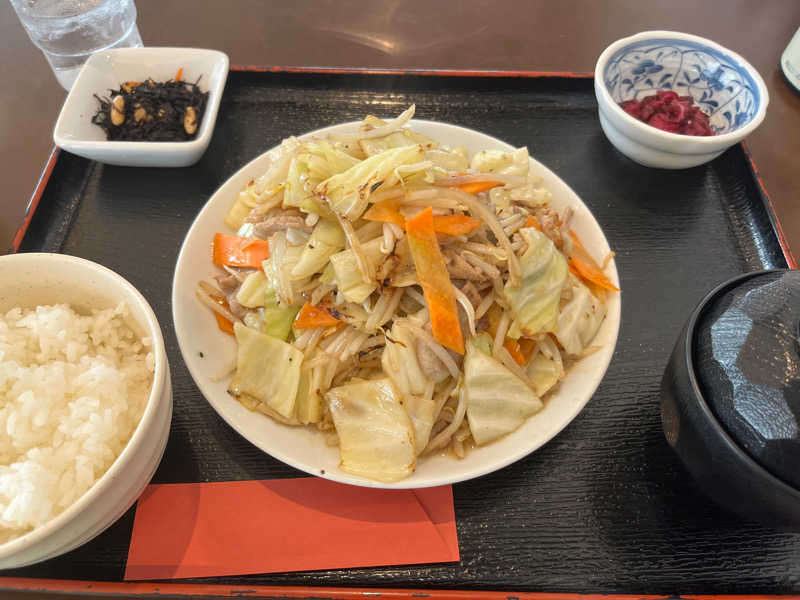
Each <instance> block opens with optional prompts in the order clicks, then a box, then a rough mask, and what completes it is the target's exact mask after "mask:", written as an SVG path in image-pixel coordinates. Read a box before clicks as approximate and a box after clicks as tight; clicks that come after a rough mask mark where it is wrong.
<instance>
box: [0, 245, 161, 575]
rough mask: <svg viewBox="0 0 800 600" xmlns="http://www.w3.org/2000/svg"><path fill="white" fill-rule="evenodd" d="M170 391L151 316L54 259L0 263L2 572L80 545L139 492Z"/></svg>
mask: <svg viewBox="0 0 800 600" xmlns="http://www.w3.org/2000/svg"><path fill="white" fill-rule="evenodd" d="M171 417H172V388H171V384H170V380H169V365H168V364H167V357H166V351H165V349H164V340H163V337H162V335H161V329H160V327H159V325H158V321H157V319H156V317H155V314H154V313H153V311H152V309H151V308H150V305H149V304H148V303H147V301H146V300H145V299H144V297H143V296H142V295H141V294H140V293H139V292H138V291H137V290H136V288H134V287H133V286H132V285H131V284H130V283H128V282H127V281H126V280H125V279H123V278H122V277H120V276H119V275H117V274H116V273H114V272H113V271H110V270H109V269H107V268H105V267H103V266H101V265H98V264H96V263H93V262H90V261H87V260H84V259H80V258H76V257H72V256H65V255H60V254H34V253H29V254H15V255H7V256H0V569H10V568H16V567H22V566H26V565H30V564H33V563H36V562H40V561H42V560H46V559H49V558H52V557H54V556H58V555H60V554H63V553H65V552H68V551H69V550H72V549H73V548H76V547H78V546H80V545H81V544H84V543H86V542H88V541H89V540H91V539H92V538H94V537H95V536H97V535H98V534H100V533H101V532H102V531H103V530H105V529H106V528H107V527H109V526H110V525H111V524H113V523H114V522H115V521H116V520H117V519H118V518H119V517H121V516H122V515H123V514H124V513H125V511H127V510H128V509H129V508H130V507H131V505H132V504H133V503H134V502H135V501H136V499H137V498H138V497H139V495H140V494H141V493H142V491H143V490H144V488H145V487H146V485H147V484H148V483H149V481H150V479H151V477H152V476H153V473H154V472H155V470H156V468H157V467H158V464H159V463H160V461H161V457H162V455H163V453H164V448H165V447H166V443H167V438H168V437H169V429H170V423H171Z"/></svg>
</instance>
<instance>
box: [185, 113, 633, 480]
mask: <svg viewBox="0 0 800 600" xmlns="http://www.w3.org/2000/svg"><path fill="white" fill-rule="evenodd" d="M413 114H414V107H413V106H412V107H410V108H409V109H408V110H406V111H405V112H403V113H402V114H401V115H400V116H399V117H397V118H395V119H393V120H390V121H386V122H385V121H382V120H380V119H378V118H376V117H373V116H368V117H366V118H365V119H364V121H363V123H362V125H361V127H360V128H358V129H356V128H354V131H353V133H352V134H351V135H348V136H336V137H334V136H329V137H327V138H325V139H307V140H304V141H300V140H298V139H296V138H288V139H286V140H284V142H283V143H282V144H281V146H280V147H278V148H276V149H275V150H273V151H272V152H271V162H270V165H269V167H268V169H267V170H266V172H265V173H263V174H262V175H261V176H259V177H258V178H255V179H253V180H251V181H250V182H249V183H248V184H247V185H246V186H245V188H244V189H243V190H242V191H241V193H240V194H239V196H238V198H237V199H236V201H235V202H234V203H233V206H232V207H231V208H230V210H229V212H228V214H227V216H226V218H225V223H224V226H227V231H223V230H224V229H225V227H223V224H222V223H220V232H219V233H218V234H217V235H216V236H215V238H214V239H213V241H212V240H209V242H210V243H213V253H212V255H213V262H214V264H215V265H217V266H218V267H219V269H220V272H219V274H218V275H217V276H216V277H215V284H212V283H210V282H206V281H202V282H200V283H199V285H198V288H197V296H198V298H199V299H200V300H201V301H202V302H203V303H205V304H206V305H207V306H208V307H209V308H210V309H211V310H213V311H214V314H215V316H216V319H217V324H218V326H219V328H220V329H221V330H223V331H225V332H227V333H229V334H231V335H233V336H235V339H236V342H237V357H236V365H235V370H234V371H233V376H232V378H231V380H230V383H229V385H228V392H229V393H230V394H231V395H232V396H233V397H235V398H236V399H237V400H238V401H239V402H241V403H242V404H243V405H244V406H245V407H247V408H248V409H251V410H253V411H257V412H260V413H263V414H265V415H268V416H269V417H271V418H273V419H275V420H277V421H279V422H281V423H284V424H286V425H294V426H313V427H315V428H318V429H319V430H321V431H322V432H326V433H328V434H329V435H330V436H331V439H332V441H333V443H335V444H338V446H339V450H340V453H341V465H340V466H341V469H342V470H344V471H346V472H349V473H352V474H355V475H359V476H362V477H366V478H369V479H373V480H378V481H385V482H390V481H397V480H400V479H403V478H404V477H407V476H408V475H410V474H411V473H412V472H413V471H414V469H415V467H416V464H417V461H418V460H424V457H425V456H426V455H429V454H432V453H439V452H444V451H449V452H451V453H453V454H454V455H455V456H457V457H464V456H465V454H466V453H467V452H468V450H469V448H470V446H473V445H477V446H481V445H484V444H488V443H490V442H492V441H494V440H496V439H498V438H500V437H502V436H504V435H506V434H508V433H510V432H512V431H514V430H515V429H517V428H518V427H519V426H520V425H521V424H522V423H524V422H525V421H526V420H527V419H528V418H529V417H531V416H532V415H534V414H536V413H537V412H538V411H539V410H541V408H542V407H543V402H547V395H548V394H549V393H551V392H552V391H553V389H554V388H555V387H557V386H558V383H559V381H561V380H562V379H563V378H564V377H565V374H566V373H567V371H568V370H569V367H570V365H571V364H572V363H574V362H575V361H576V360H578V359H580V358H581V357H582V356H585V355H586V354H587V353H590V352H592V351H593V350H595V349H596V348H595V347H594V346H593V345H592V343H593V340H594V338H595V335H596V333H597V331H598V329H599V328H600V325H601V324H602V322H603V319H604V317H605V314H606V298H607V295H608V294H613V293H617V292H618V291H619V290H617V288H616V287H615V286H614V285H613V283H612V281H611V280H610V279H609V278H608V277H607V276H606V274H605V273H604V267H605V266H606V263H607V262H608V261H609V260H610V259H611V256H610V255H609V256H607V257H594V256H591V254H590V253H589V252H587V250H586V249H585V248H584V247H583V245H582V244H581V240H580V239H579V238H578V237H577V236H576V235H575V233H573V232H572V231H571V229H570V221H571V218H572V211H571V210H570V209H567V210H566V211H564V212H562V213H561V214H558V213H557V212H556V211H554V210H553V209H552V208H551V207H550V200H551V195H550V192H549V191H548V190H547V189H545V188H544V187H543V186H542V185H541V181H540V180H539V179H538V178H537V177H535V176H534V175H533V174H532V173H531V172H530V170H529V165H530V161H529V158H528V151H527V149H526V148H520V149H517V150H514V151H513V152H501V151H498V150H484V151H481V152H478V153H477V154H475V155H473V156H469V155H468V153H467V151H466V150H465V149H463V148H450V147H447V146H445V145H444V144H442V143H440V142H439V141H437V140H433V139H430V138H428V137H426V136H424V135H421V134H419V133H416V132H415V131H414V130H413V128H409V127H408V125H409V120H410V119H411V117H412V116H413Z"/></svg>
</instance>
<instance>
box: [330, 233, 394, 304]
mask: <svg viewBox="0 0 800 600" xmlns="http://www.w3.org/2000/svg"><path fill="white" fill-rule="evenodd" d="M382 243H383V238H376V239H374V240H370V241H368V242H367V243H366V244H362V245H361V249H362V250H363V251H364V254H365V255H366V257H367V260H369V261H371V262H372V264H373V265H375V266H377V265H378V264H380V262H381V261H383V260H384V259H385V258H386V255H385V254H383V252H381V244H382ZM329 260H330V262H331V264H332V265H333V271H334V273H335V275H336V285H337V286H338V288H339V291H340V292H341V293H342V295H343V296H344V297H345V299H346V300H347V301H348V302H355V303H356V304H361V303H362V302H363V301H364V300H366V299H367V298H368V297H369V295H370V294H371V293H372V292H374V291H375V289H376V288H377V287H378V283H377V282H375V281H372V282H370V283H366V282H365V281H364V278H363V277H362V276H361V271H359V269H358V264H357V262H356V254H355V252H353V251H352V250H343V251H342V252H337V253H336V254H333V255H332V256H331V257H330V259H329Z"/></svg>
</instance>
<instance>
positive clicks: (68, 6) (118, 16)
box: [11, 0, 142, 90]
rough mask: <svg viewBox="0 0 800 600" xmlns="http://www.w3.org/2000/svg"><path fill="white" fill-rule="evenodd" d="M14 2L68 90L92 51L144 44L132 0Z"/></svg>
mask: <svg viewBox="0 0 800 600" xmlns="http://www.w3.org/2000/svg"><path fill="white" fill-rule="evenodd" d="M11 4H12V5H13V7H14V10H16V11H17V15H18V16H19V20H20V21H21V22H22V24H23V25H24V26H25V30H26V31H27V32H28V37H30V38H31V41H32V42H33V43H34V44H36V46H38V47H39V48H40V49H41V50H42V52H44V55H45V56H46V57H47V62H49V63H50V66H51V67H52V69H53V73H55V76H56V79H58V82H59V83H60V84H61V86H62V87H63V88H64V89H66V90H69V89H70V88H71V87H72V84H73V83H74V82H75V78H76V77H77V76H78V72H79V71H80V69H81V67H82V66H83V63H84V62H86V59H87V58H89V56H90V55H91V54H93V53H95V52H97V51H99V50H106V49H108V48H125V47H135V46H141V45H142V38H141V37H140V36H139V29H138V28H137V27H136V6H135V5H134V4H133V0H11Z"/></svg>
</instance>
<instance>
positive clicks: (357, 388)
mask: <svg viewBox="0 0 800 600" xmlns="http://www.w3.org/2000/svg"><path fill="white" fill-rule="evenodd" d="M326 397H327V400H328V406H329V408H330V411H331V416H332V417H333V424H334V426H335V427H336V433H337V434H338V436H339V451H340V453H341V457H342V461H341V464H340V467H341V469H342V470H343V471H346V472H348V473H352V474H353V475H359V476H361V477H367V478H369V479H376V480H378V481H384V482H391V481H399V480H400V479H403V478H405V477H408V476H409V475H410V474H411V473H412V472H413V471H414V467H415V466H416V455H415V452H414V428H413V426H412V424H411V420H410V419H409V418H408V415H407V414H406V411H405V409H404V408H403V405H402V404H401V403H400V396H399V395H398V393H397V392H396V390H395V389H394V386H393V385H392V382H391V381H390V380H389V379H374V380H370V381H359V382H355V383H349V384H346V385H342V386H339V387H335V388H333V389H331V390H329V391H328V393H327V395H326Z"/></svg>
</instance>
